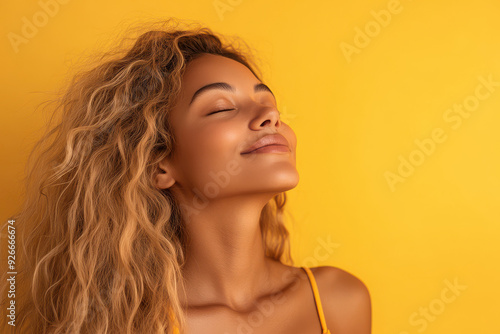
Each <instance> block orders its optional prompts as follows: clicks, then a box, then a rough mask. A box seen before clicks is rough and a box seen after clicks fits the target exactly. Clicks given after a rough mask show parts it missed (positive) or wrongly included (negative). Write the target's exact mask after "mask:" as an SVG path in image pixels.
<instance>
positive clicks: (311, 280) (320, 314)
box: [301, 267, 331, 334]
mask: <svg viewBox="0 0 500 334" xmlns="http://www.w3.org/2000/svg"><path fill="white" fill-rule="evenodd" d="M301 268H302V269H303V270H304V271H305V272H306V274H307V277H308V278H309V283H310V284H311V287H312V290H313V294H314V301H315V303H316V310H317V312H318V317H319V321H320V323H321V330H322V334H331V333H330V330H329V329H328V328H327V327H326V321H325V315H324V313H323V306H322V305H321V299H320V297H319V291H318V286H317V284H316V280H315V278H314V275H313V273H312V271H311V269H309V268H308V267H301Z"/></svg>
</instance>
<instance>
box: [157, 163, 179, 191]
mask: <svg viewBox="0 0 500 334" xmlns="http://www.w3.org/2000/svg"><path fill="white" fill-rule="evenodd" d="M174 183H175V179H174V177H173V176H172V173H171V171H170V170H169V168H168V167H167V166H166V165H163V162H162V164H160V165H159V166H158V172H157V174H156V176H155V185H156V187H157V188H159V189H166V188H170V187H171V186H173V185H174Z"/></svg>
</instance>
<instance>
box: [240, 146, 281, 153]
mask: <svg viewBox="0 0 500 334" xmlns="http://www.w3.org/2000/svg"><path fill="white" fill-rule="evenodd" d="M289 152H290V148H289V147H288V146H286V145H281V144H270V145H265V146H261V147H259V148H257V149H255V150H253V151H250V152H246V153H241V154H242V155H245V154H252V153H289Z"/></svg>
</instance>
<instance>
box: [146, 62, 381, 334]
mask: <svg viewBox="0 0 500 334" xmlns="http://www.w3.org/2000/svg"><path fill="white" fill-rule="evenodd" d="M214 82H226V83H228V84H230V85H232V86H233V87H234V92H230V91H227V90H221V89H214V90H207V91H205V92H204V93H202V94H200V95H199V96H198V97H197V98H196V99H195V100H194V101H193V102H192V103H191V104H190V101H191V98H192V96H193V94H194V93H195V92H196V91H197V90H198V89H199V88H201V87H202V86H204V85H207V84H210V83H214ZM258 83H260V81H259V80H258V79H257V78H256V77H255V76H254V75H253V74H252V72H251V71H250V70H249V69H248V68H247V67H246V66H244V65H243V64H241V63H239V62H237V61H234V60H232V59H229V58H225V57H222V56H218V55H211V54H204V55H202V56H201V57H200V58H197V59H195V60H193V61H191V62H190V63H189V64H188V66H187V68H186V71H185V73H184V75H183V78H182V88H181V95H180V98H179V100H178V101H177V104H176V106H175V107H174V109H173V111H172V113H171V115H170V118H171V119H170V121H171V123H172V128H173V131H174V135H175V137H176V138H177V147H176V151H175V154H174V156H173V157H172V158H171V159H165V160H163V161H162V162H161V163H160V165H159V168H160V170H161V173H159V174H158V175H157V176H156V179H155V182H156V186H157V187H158V188H159V189H165V188H170V190H171V191H172V192H173V194H174V196H175V197H176V199H177V200H178V201H179V203H180V204H181V208H182V211H183V215H184V217H187V218H185V219H186V227H187V231H188V235H189V238H190V242H189V244H188V246H187V254H186V263H185V265H184V266H183V267H182V270H183V277H184V279H185V286H186V294H185V295H184V294H182V293H179V298H180V300H181V303H182V305H183V306H184V308H185V310H186V312H187V325H188V333H205V334H211V333H217V334H221V333H235V334H237V333H253V334H258V333H288V334H294V333H301V334H308V333H311V334H318V333H321V325H320V322H319V319H318V315H317V311H316V308H315V304H314V297H313V293H312V290H311V286H310V283H309V281H308V278H307V276H306V273H305V272H304V271H303V270H302V269H300V268H297V267H293V266H288V265H284V264H282V263H280V262H279V261H275V260H273V259H270V258H269V257H266V256H265V254H264V248H263V240H262V238H261V231H260V226H259V217H260V213H261V211H262V208H263V207H264V206H265V204H266V203H267V202H269V201H270V200H271V199H272V198H273V196H275V195H277V194H279V193H281V192H283V191H287V190H290V189H293V188H294V187H295V186H296V185H297V184H298V181H299V175H298V172H297V169H296V146H297V138H296V136H295V133H294V132H293V130H292V129H291V128H290V127H289V126H288V125H287V124H285V123H284V122H283V121H281V120H280V114H279V111H278V108H277V105H276V100H275V98H274V96H273V94H272V93H271V92H268V91H259V92H254V85H255V84H258ZM233 108H234V109H233ZM221 109H232V110H227V111H222V112H218V113H214V114H211V115H209V113H211V112H213V111H216V110H221ZM273 133H279V134H281V135H283V136H284V137H285V138H286V140H287V141H288V144H289V148H290V151H289V152H278V153H276V152H270V153H259V154H250V155H241V154H240V153H241V152H242V151H243V150H244V149H246V148H248V147H249V146H250V145H251V144H253V143H254V142H255V141H256V140H257V139H259V138H261V137H262V136H264V135H267V134H273ZM228 166H229V167H228ZM214 174H218V175H225V176H226V178H225V179H224V178H221V180H225V182H220V183H219V184H217V183H216V182H214V177H213V175H214ZM207 184H211V185H212V188H206V186H207ZM214 186H215V187H214ZM210 189H211V190H210ZM214 189H215V190H214ZM311 270H312V272H313V274H314V276H315V278H316V282H317V285H318V290H319V292H320V296H321V302H322V304H323V310H324V313H325V319H326V323H327V326H328V328H329V329H330V331H331V332H332V334H333V333H336V334H344V333H345V334H348V333H349V334H368V333H371V302H370V296H369V293H368V290H367V288H366V286H365V285H364V284H363V283H362V282H361V280H359V279H358V278H356V277H355V276H353V275H352V274H350V273H348V272H346V271H344V270H342V269H340V268H336V267H330V266H323V267H315V268H311Z"/></svg>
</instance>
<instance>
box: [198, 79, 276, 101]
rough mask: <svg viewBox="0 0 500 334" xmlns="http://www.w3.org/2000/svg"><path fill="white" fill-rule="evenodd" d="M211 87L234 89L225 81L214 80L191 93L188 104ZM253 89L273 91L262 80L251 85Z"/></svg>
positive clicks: (256, 91)
mask: <svg viewBox="0 0 500 334" xmlns="http://www.w3.org/2000/svg"><path fill="white" fill-rule="evenodd" d="M213 89H220V90H226V91H229V92H234V91H235V89H234V87H233V86H231V85H230V84H228V83H227V82H214V83H211V84H208V85H205V86H203V87H201V88H200V89H198V90H197V91H196V92H195V93H194V94H193V97H192V98H191V101H190V102H189V105H191V104H192V103H193V101H194V100H195V99H196V98H197V97H198V96H200V95H201V94H202V93H204V92H207V91H209V90H213ZM253 91H254V92H255V93H258V92H269V93H271V94H273V92H272V91H271V89H270V88H269V87H268V86H267V85H265V84H263V83H262V82H261V83H258V84H255V85H254V86H253ZM273 97H274V98H275V99H276V97H275V96H274V94H273Z"/></svg>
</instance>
